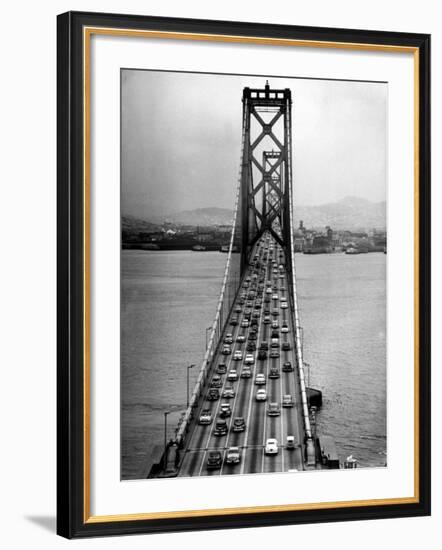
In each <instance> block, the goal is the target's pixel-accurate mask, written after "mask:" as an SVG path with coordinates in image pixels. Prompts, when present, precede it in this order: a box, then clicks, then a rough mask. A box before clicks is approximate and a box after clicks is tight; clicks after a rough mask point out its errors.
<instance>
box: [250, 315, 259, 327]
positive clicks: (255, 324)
mask: <svg viewBox="0 0 442 550" xmlns="http://www.w3.org/2000/svg"><path fill="white" fill-rule="evenodd" d="M250 326H251V327H252V328H253V327H257V326H258V319H257V318H256V317H254V318H253V319H252V320H251V321H250Z"/></svg>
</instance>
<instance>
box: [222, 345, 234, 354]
mask: <svg viewBox="0 0 442 550" xmlns="http://www.w3.org/2000/svg"><path fill="white" fill-rule="evenodd" d="M221 353H222V354H223V355H230V354H231V353H232V348H231V347H230V346H227V345H224V346H223V349H222V351H221Z"/></svg>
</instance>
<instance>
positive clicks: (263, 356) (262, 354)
mask: <svg viewBox="0 0 442 550" xmlns="http://www.w3.org/2000/svg"><path fill="white" fill-rule="evenodd" d="M264 359H267V352H266V351H265V350H264V349H260V350H259V351H258V360H260V361H264Z"/></svg>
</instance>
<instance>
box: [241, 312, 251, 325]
mask: <svg viewBox="0 0 442 550" xmlns="http://www.w3.org/2000/svg"><path fill="white" fill-rule="evenodd" d="M244 317H245V314H244ZM241 326H242V328H247V327H248V326H249V321H248V320H247V319H243V320H242V321H241Z"/></svg>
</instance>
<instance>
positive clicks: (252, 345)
mask: <svg viewBox="0 0 442 550" xmlns="http://www.w3.org/2000/svg"><path fill="white" fill-rule="evenodd" d="M255 350H256V344H255V342H254V341H253V340H252V341H251V342H249V343H248V344H247V351H255Z"/></svg>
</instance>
